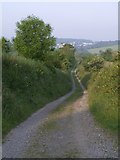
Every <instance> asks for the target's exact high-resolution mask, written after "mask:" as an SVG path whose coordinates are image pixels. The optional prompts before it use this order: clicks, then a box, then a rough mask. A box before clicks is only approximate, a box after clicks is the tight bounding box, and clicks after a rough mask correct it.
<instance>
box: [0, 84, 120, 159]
mask: <svg viewBox="0 0 120 160" xmlns="http://www.w3.org/2000/svg"><path fill="white" fill-rule="evenodd" d="M74 90H75V85H74V83H73V90H72V92H71V93H69V94H68V95H66V96H64V97H62V98H60V99H59V100H56V101H54V102H52V103H50V104H48V105H47V106H46V107H44V108H43V109H41V110H39V111H38V112H36V113H35V114H33V116H31V117H30V118H29V119H28V120H27V121H25V122H23V123H22V124H21V125H20V126H18V127H17V128H16V129H14V130H13V131H12V132H11V133H10V134H9V136H8V137H7V138H6V140H5V143H4V144H3V158H4V157H5V158H112V157H113V158H117V157H118V138H117V135H113V134H112V133H110V132H108V131H107V130H103V129H101V128H100V127H99V125H98V124H96V122H95V121H94V119H93V117H92V115H91V113H90V112H89V107H88V94H87V92H86V91H84V94H83V96H82V97H81V96H80V95H81V91H80V90H78V86H77V90H76V92H75V93H74V94H73V95H72V96H71V98H70V99H68V100H67V101H66V102H64V103H63V104H62V105H60V103H61V102H63V101H64V100H65V99H66V98H68V97H69V96H70V95H71V94H72V93H73V92H74ZM58 105H60V106H59V107H57V106H58Z"/></svg>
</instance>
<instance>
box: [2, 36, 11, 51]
mask: <svg viewBox="0 0 120 160" xmlns="http://www.w3.org/2000/svg"><path fill="white" fill-rule="evenodd" d="M0 41H1V42H2V52H3V53H8V52H10V49H11V44H10V41H9V40H7V39H6V38H5V37H2V39H1V40H0Z"/></svg>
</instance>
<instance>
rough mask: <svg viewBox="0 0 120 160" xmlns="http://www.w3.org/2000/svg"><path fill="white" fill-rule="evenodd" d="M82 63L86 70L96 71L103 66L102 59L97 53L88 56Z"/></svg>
mask: <svg viewBox="0 0 120 160" xmlns="http://www.w3.org/2000/svg"><path fill="white" fill-rule="evenodd" d="M82 64H83V66H84V68H85V70H86V71H98V70H100V69H101V68H102V67H103V65H104V59H103V58H102V57H100V56H97V55H94V56H88V57H86V59H85V60H84V61H83V63H82Z"/></svg>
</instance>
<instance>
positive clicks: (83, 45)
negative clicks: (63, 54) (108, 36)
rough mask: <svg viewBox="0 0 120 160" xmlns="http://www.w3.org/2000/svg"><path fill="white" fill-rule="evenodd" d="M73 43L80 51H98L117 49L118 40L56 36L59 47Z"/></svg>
mask: <svg viewBox="0 0 120 160" xmlns="http://www.w3.org/2000/svg"><path fill="white" fill-rule="evenodd" d="M62 43H69V44H72V45H73V46H74V47H75V48H76V51H77V52H79V53H96V52H97V53H98V52H99V50H105V49H107V48H111V49H113V50H117V46H118V40H115V41H92V40H88V39H75V38H56V46H57V47H58V48H59V46H60V44H62ZM119 43H120V41H119Z"/></svg>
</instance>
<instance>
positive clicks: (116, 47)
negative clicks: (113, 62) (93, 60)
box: [88, 45, 118, 53]
mask: <svg viewBox="0 0 120 160" xmlns="http://www.w3.org/2000/svg"><path fill="white" fill-rule="evenodd" d="M107 48H111V49H112V50H114V51H117V50H118V45H112V46H106V47H100V48H94V49H88V52H90V53H99V51H100V50H102V51H105V50H106V49H107Z"/></svg>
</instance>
